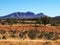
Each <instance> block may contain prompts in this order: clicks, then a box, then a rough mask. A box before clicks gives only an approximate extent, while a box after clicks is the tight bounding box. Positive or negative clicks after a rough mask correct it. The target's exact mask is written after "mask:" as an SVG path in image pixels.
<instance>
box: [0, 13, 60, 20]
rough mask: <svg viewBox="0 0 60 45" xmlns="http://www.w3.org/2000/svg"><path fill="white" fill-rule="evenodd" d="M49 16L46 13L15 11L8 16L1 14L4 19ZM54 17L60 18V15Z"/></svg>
mask: <svg viewBox="0 0 60 45" xmlns="http://www.w3.org/2000/svg"><path fill="white" fill-rule="evenodd" d="M43 16H47V15H45V14H44V13H38V14H35V13H33V12H15V13H11V14H8V15H6V16H1V17H0V18H2V19H7V18H17V19H39V18H40V17H43ZM53 18H54V19H60V16H56V17H53Z"/></svg>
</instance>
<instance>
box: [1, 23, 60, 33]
mask: <svg viewBox="0 0 60 45" xmlns="http://www.w3.org/2000/svg"><path fill="white" fill-rule="evenodd" d="M36 29H37V30H39V31H48V32H50V31H51V32H58V33H60V26H46V27H45V26H38V27H35V26H34V25H24V24H23V25H22V24H20V25H0V30H6V31H8V30H36Z"/></svg>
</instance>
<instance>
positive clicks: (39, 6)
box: [0, 0, 60, 17]
mask: <svg viewBox="0 0 60 45" xmlns="http://www.w3.org/2000/svg"><path fill="white" fill-rule="evenodd" d="M27 11H30V12H34V13H36V14H37V13H41V12H42V13H44V14H46V15H48V16H51V17H52V16H60V0H0V16H5V15H8V14H10V13H13V12H27Z"/></svg>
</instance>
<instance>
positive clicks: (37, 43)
mask: <svg viewBox="0 0 60 45" xmlns="http://www.w3.org/2000/svg"><path fill="white" fill-rule="evenodd" d="M10 29H12V30H30V29H38V30H40V31H43V30H45V31H48V32H50V31H52V32H58V33H60V26H46V27H44V26H38V27H34V25H22V24H21V25H12V26H11V25H10V26H9V25H4V26H3V25H0V30H6V31H8V30H10ZM0 45H60V40H57V41H51V40H13V39H10V40H8V39H7V40H0Z"/></svg>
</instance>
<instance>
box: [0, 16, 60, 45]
mask: <svg viewBox="0 0 60 45" xmlns="http://www.w3.org/2000/svg"><path fill="white" fill-rule="evenodd" d="M25 21H26V19H25V20H21V19H13V18H10V19H0V40H7V41H8V40H20V41H19V42H16V44H15V42H14V43H13V44H11V43H12V42H9V41H8V42H7V43H9V44H7V43H5V42H3V43H1V42H2V41H1V42H0V44H1V45H3V44H6V45H27V44H28V45H55V44H52V43H57V44H56V45H59V44H60V43H59V41H58V42H50V41H47V40H52V41H56V40H60V28H59V27H60V20H56V19H53V18H50V17H47V16H46V17H41V18H40V19H38V20H35V21H34V22H25ZM30 21H31V20H30ZM17 24H18V25H21V24H22V25H21V27H19V26H18V25H17ZM25 24H26V25H28V24H29V25H30V27H29V26H27V27H28V28H29V29H28V28H26V27H24V26H25ZM32 24H33V25H32ZM8 25H9V26H8ZM13 25H17V27H14V28H15V29H12V27H13ZM47 25H48V26H47ZM4 26H5V28H4ZM49 26H50V27H51V29H52V31H51V30H50V27H49ZM53 26H54V27H53ZM18 27H19V29H18ZM48 27H49V28H48ZM6 28H7V29H8V28H9V29H8V30H6ZM21 28H22V29H21ZM41 28H43V29H41ZM46 28H47V29H46ZM56 29H58V30H56ZM24 40H25V41H24ZM26 40H28V41H26ZM34 40H35V41H36V42H34ZM38 40H39V41H38ZM40 40H43V42H40ZM44 40H46V41H45V42H44Z"/></svg>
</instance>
